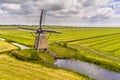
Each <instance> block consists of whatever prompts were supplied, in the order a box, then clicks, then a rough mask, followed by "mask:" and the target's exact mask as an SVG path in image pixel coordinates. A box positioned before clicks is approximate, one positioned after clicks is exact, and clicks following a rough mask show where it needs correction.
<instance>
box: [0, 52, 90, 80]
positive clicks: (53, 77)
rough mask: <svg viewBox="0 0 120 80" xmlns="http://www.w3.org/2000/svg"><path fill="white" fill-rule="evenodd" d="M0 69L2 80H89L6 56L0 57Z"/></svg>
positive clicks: (61, 70) (68, 72) (75, 74)
mask: <svg viewBox="0 0 120 80" xmlns="http://www.w3.org/2000/svg"><path fill="white" fill-rule="evenodd" d="M0 67H1V68H0V79H1V80H2V79H3V80H21V79H23V80H66V78H67V79H68V80H71V79H74V80H88V78H87V77H85V76H83V75H80V74H77V73H73V72H71V71H67V70H63V69H59V68H58V69H57V68H56V69H55V68H49V67H47V66H43V65H38V64H33V63H27V62H23V61H19V60H16V59H15V58H11V57H10V56H8V55H5V54H1V55H0Z"/></svg>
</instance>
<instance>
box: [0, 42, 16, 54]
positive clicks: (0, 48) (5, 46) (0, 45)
mask: <svg viewBox="0 0 120 80" xmlns="http://www.w3.org/2000/svg"><path fill="white" fill-rule="evenodd" d="M13 49H17V47H15V46H13V45H11V44H9V43H8V42H5V41H2V40H0V52H5V51H9V50H13Z"/></svg>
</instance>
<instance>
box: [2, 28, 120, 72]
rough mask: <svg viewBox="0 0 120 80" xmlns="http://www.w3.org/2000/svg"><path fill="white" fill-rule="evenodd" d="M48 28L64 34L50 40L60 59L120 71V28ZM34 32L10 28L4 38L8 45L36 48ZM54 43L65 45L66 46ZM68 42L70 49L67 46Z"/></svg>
mask: <svg viewBox="0 0 120 80" xmlns="http://www.w3.org/2000/svg"><path fill="white" fill-rule="evenodd" d="M8 28H10V26H9V27H8ZM32 28H33V27H32ZM45 28H47V29H52V30H57V31H60V32H62V34H52V35H51V37H50V38H49V39H48V41H49V43H50V44H51V45H50V50H51V51H52V52H54V53H55V54H56V55H57V56H65V57H68V56H69V57H72V58H77V59H79V60H83V61H87V62H90V63H94V64H96V65H99V66H101V67H103V68H106V69H109V70H113V71H117V72H120V59H119V58H120V43H119V42H120V38H119V36H120V28H74V27H68V28H67V27H45ZM2 29H3V27H2ZM30 32H31V31H22V30H17V29H16V28H15V29H14V28H13V29H11V30H7V28H6V29H4V30H0V37H2V38H5V39H6V41H8V42H17V43H21V44H24V45H27V46H31V47H32V46H33V43H34V37H33V36H32V35H31V34H30ZM48 35H49V34H48ZM53 42H57V43H59V44H62V46H59V45H56V44H54V43H53ZM64 43H65V44H66V46H64ZM65 47H67V48H65ZM39 57H41V58H42V59H43V60H45V61H46V58H45V57H47V55H43V54H42V55H39ZM49 60H51V59H49Z"/></svg>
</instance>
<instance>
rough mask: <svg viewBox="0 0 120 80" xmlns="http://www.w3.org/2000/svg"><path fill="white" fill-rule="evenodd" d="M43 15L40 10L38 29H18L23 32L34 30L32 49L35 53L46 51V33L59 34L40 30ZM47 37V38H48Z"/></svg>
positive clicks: (42, 11)
mask: <svg viewBox="0 0 120 80" xmlns="http://www.w3.org/2000/svg"><path fill="white" fill-rule="evenodd" d="M43 15H44V10H41V15H40V21H39V28H38V29H30V28H20V29H24V30H35V31H36V37H35V41H34V46H33V48H34V49H35V50H37V51H40V50H44V51H46V50H48V48H49V45H48V40H47V39H46V33H50V35H51V33H58V34H60V32H57V31H52V30H43V29H42V20H43ZM50 35H49V37H50Z"/></svg>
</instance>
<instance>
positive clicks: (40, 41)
mask: <svg viewBox="0 0 120 80" xmlns="http://www.w3.org/2000/svg"><path fill="white" fill-rule="evenodd" d="M34 49H35V50H38V51H39V50H44V51H47V50H48V41H47V39H46V34H45V33H40V35H39V34H37V36H36V39H35V43H34Z"/></svg>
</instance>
